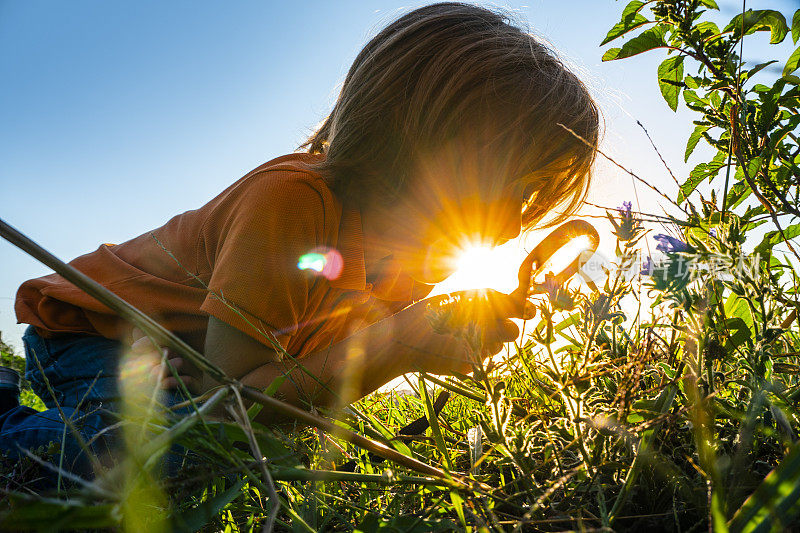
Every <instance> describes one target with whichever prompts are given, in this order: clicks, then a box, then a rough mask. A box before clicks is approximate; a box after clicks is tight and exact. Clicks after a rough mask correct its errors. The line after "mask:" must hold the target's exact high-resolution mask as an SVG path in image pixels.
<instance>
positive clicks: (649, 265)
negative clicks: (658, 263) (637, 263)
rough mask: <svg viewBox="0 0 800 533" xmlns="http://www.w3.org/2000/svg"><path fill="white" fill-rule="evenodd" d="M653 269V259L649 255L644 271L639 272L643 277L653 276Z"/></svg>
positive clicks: (643, 267)
mask: <svg viewBox="0 0 800 533" xmlns="http://www.w3.org/2000/svg"><path fill="white" fill-rule="evenodd" d="M653 268H654V265H653V258H652V257H650V256H649V255H648V256H647V259H645V261H644V263H643V264H642V270H640V271H639V274H641V275H642V276H652V275H653Z"/></svg>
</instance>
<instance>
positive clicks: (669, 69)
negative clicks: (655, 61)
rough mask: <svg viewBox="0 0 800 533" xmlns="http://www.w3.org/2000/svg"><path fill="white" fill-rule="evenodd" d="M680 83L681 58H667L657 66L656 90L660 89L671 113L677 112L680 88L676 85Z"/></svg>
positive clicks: (681, 72)
mask: <svg viewBox="0 0 800 533" xmlns="http://www.w3.org/2000/svg"><path fill="white" fill-rule="evenodd" d="M681 81H683V56H673V57H668V58H666V59H665V60H664V61H662V62H661V64H660V65H659V66H658V88H659V89H661V96H663V97H664V100H666V102H667V105H668V106H669V107H670V109H672V110H673V111H677V110H678V96H679V95H680V93H681V87H680V85H676V84H678V83H680V82H681ZM669 82H673V83H669Z"/></svg>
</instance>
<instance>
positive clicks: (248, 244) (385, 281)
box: [0, 3, 599, 473]
mask: <svg viewBox="0 0 800 533" xmlns="http://www.w3.org/2000/svg"><path fill="white" fill-rule="evenodd" d="M598 129H599V126H598V111H597V108H596V106H595V104H594V102H593V101H592V99H591V97H590V95H589V93H588V91H587V90H586V88H585V87H584V85H583V84H582V83H581V82H580V81H579V80H578V78H577V77H576V76H575V75H574V74H572V73H571V72H569V71H568V70H567V69H566V68H565V67H564V65H563V64H562V63H561V62H560V61H559V60H558V59H556V58H555V57H554V56H553V55H552V54H551V53H550V52H549V51H548V50H547V49H546V48H545V47H544V46H543V45H541V44H540V43H539V42H537V41H536V40H535V39H534V38H533V37H531V36H530V35H528V34H527V33H524V32H523V31H522V30H520V29H519V28H517V27H515V26H513V25H511V24H510V23H509V22H508V21H507V19H506V18H505V17H504V16H502V15H500V14H497V13H494V12H492V11H489V10H486V9H484V8H481V7H476V6H471V5H465V4H459V3H441V4H433V5H429V6H426V7H422V8H419V9H416V10H414V11H412V12H410V13H408V14H406V15H404V16H402V17H401V18H399V19H398V20H396V21H395V22H393V23H392V24H390V25H389V26H387V27H386V28H385V29H384V30H383V31H381V32H380V33H379V34H378V35H377V36H376V37H375V38H373V39H372V40H371V41H370V42H369V43H368V44H367V45H366V46H365V47H364V49H363V50H362V51H361V53H360V54H359V55H358V57H357V58H356V60H355V62H354V64H353V65H352V67H351V68H350V70H349V72H348V74H347V77H346V79H345V81H344V85H343V87H342V90H341V93H340V95H339V98H338V100H337V102H336V105H335V106H334V108H333V111H332V112H331V114H330V115H329V116H328V117H327V119H326V120H325V121H324V123H323V124H322V126H321V127H320V128H319V129H318V130H317V131H316V132H315V133H314V134H313V135H312V136H311V138H310V139H308V141H307V142H306V143H305V144H304V145H302V146H301V148H304V149H306V150H307V151H306V152H303V153H293V154H288V155H284V156H282V157H278V158H276V159H273V160H272V161H269V162H267V163H265V164H263V165H261V166H260V167H258V168H256V169H254V170H253V171H251V172H249V173H248V174H247V175H246V176H244V177H243V178H241V179H240V180H238V181H237V182H235V183H234V184H233V185H231V186H230V187H228V188H227V189H226V190H224V191H223V192H222V193H221V194H220V195H219V196H217V197H216V198H214V199H213V200H212V201H211V202H209V203H208V204H206V205H205V206H203V207H201V208H199V209H196V210H193V211H188V212H186V213H183V214H181V215H178V216H176V217H174V218H172V219H171V220H170V221H169V222H167V224H165V225H164V226H162V227H161V228H158V229H156V230H154V231H152V232H148V233H146V234H144V235H141V236H139V237H136V238H134V239H132V240H130V241H127V242H125V243H122V244H120V245H102V246H100V248H99V249H98V250H96V251H94V252H92V253H89V254H86V255H84V256H81V257H78V258H77V259H75V260H74V261H72V263H71V264H72V265H73V266H74V267H76V268H77V269H79V270H81V271H83V272H84V273H86V274H87V275H89V276H90V277H91V278H93V279H95V280H97V281H98V282H100V283H101V284H103V285H104V286H106V287H108V288H109V289H110V290H112V291H113V292H115V293H116V294H118V295H119V296H120V297H122V298H123V299H125V300H127V301H128V302H130V303H131V304H133V305H134V306H136V307H138V308H139V309H141V310H142V311H144V312H145V313H147V314H149V315H150V316H152V317H153V318H155V319H156V320H158V321H159V322H160V323H161V324H163V325H164V326H165V327H167V328H168V329H170V330H171V331H173V332H175V333H176V334H177V335H179V336H180V337H182V338H183V339H184V340H186V341H187V342H188V343H189V344H191V345H193V346H194V347H196V348H197V349H199V350H202V351H203V352H204V353H205V356H206V357H207V358H208V359H209V360H210V361H211V362H212V363H214V364H215V365H217V366H218V367H220V368H221V369H223V370H224V371H225V372H226V373H227V374H228V375H229V376H231V377H235V378H237V379H239V380H240V381H241V382H242V383H244V384H245V385H249V386H253V387H257V388H260V389H263V388H265V387H267V386H268V385H270V384H271V383H272V382H273V381H274V380H275V379H276V378H278V377H280V376H286V377H287V379H286V380H285V381H284V382H283V384H282V385H281V386H280V388H279V390H278V393H277V396H278V397H280V398H281V399H283V400H284V401H287V402H290V403H292V404H295V405H298V406H302V407H306V408H308V407H311V406H330V405H333V404H336V403H337V402H348V401H352V400H354V399H357V398H359V397H361V396H363V395H365V394H367V393H369V392H371V391H373V390H375V389H376V388H378V387H380V386H381V385H382V384H384V383H386V382H387V381H389V380H390V379H392V378H394V377H396V376H399V375H401V374H403V373H406V372H410V371H414V370H425V371H427V372H432V373H437V374H448V373H454V372H463V371H466V370H468V368H469V364H468V356H467V350H465V348H464V344H463V341H462V340H460V339H459V338H458V337H456V336H454V335H449V334H443V333H436V332H434V331H433V329H432V328H431V326H430V325H429V324H428V322H427V320H426V318H425V304H424V302H420V300H421V299H422V298H424V297H425V296H426V295H427V294H428V293H429V292H430V290H431V288H432V284H434V283H437V282H439V281H441V280H443V279H444V278H445V277H447V276H448V275H449V274H450V273H451V272H452V270H453V268H452V258H453V255H454V254H455V252H456V251H457V250H458V249H459V247H461V246H463V244H464V243H465V242H467V241H474V240H481V241H483V242H485V243H490V244H500V243H503V242H505V241H507V240H509V239H512V238H514V237H516V236H518V235H519V233H520V231H521V229H523V228H525V229H527V228H530V227H532V226H533V225H534V224H535V223H537V222H539V221H540V220H541V219H542V218H543V217H544V216H545V215H546V214H548V213H552V212H553V211H555V210H556V208H559V210H560V211H561V212H562V213H568V212H570V211H571V210H573V209H574V207H575V206H576V205H577V204H578V203H579V202H580V201H581V200H582V198H583V195H584V194H585V191H586V187H587V185H588V181H589V175H590V168H591V165H592V163H593V160H594V156H595V148H594V147H595V145H596V143H597V140H598ZM556 218H559V217H556ZM491 297H492V300H493V302H494V303H495V304H497V305H496V307H494V308H493V309H494V311H493V312H491V313H488V314H486V316H487V317H488V318H486V323H484V324H482V326H483V331H484V339H483V352H482V355H484V356H488V355H491V354H495V353H497V352H499V351H500V349H501V347H502V344H503V343H504V342H509V341H511V340H513V339H515V338H516V337H517V335H518V329H517V327H516V326H515V325H514V324H513V322H511V320H509V319H510V318H512V317H515V316H520V313H521V311H522V310H521V309H519V308H518V307H517V306H516V305H512V304H511V303H510V302H509V301H508V300H507V299H506V300H504V299H503V295H500V294H497V293H493V294H492V295H491ZM415 302H416V303H415ZM16 311H17V316H18V319H19V321H20V322H22V323H27V324H30V327H29V328H28V330H27V332H26V334H25V337H24V344H25V351H26V358H27V370H26V378H27V379H28V380H29V381H30V382H31V384H32V386H33V388H34V390H35V392H36V393H37V394H38V395H39V396H40V397H41V398H42V400H43V401H44V402H45V404H46V405H47V407H48V410H46V411H44V412H43V413H39V414H36V413H35V412H33V411H32V410H30V409H28V408H26V407H14V408H11V409H10V410H8V411H7V412H6V413H5V414H3V415H1V416H0V449H2V450H3V451H5V452H6V453H10V454H17V453H19V452H18V450H19V448H26V449H31V448H35V447H37V446H40V445H42V444H45V443H47V442H49V441H52V440H54V441H57V442H61V439H62V433H63V432H64V423H63V422H62V421H61V416H62V415H60V413H59V410H58V408H57V405H56V402H57V403H58V404H59V406H60V409H61V410H62V412H63V416H67V417H73V420H74V421H79V422H80V423H77V422H76V424H75V425H76V426H78V431H79V432H80V434H81V436H82V437H83V438H84V439H86V440H87V441H88V440H91V439H92V437H93V436H96V434H97V432H98V431H99V430H101V429H102V428H104V427H106V426H107V425H108V424H109V420H110V419H109V418H108V416H107V413H106V411H105V409H106V408H111V410H113V409H114V408H115V405H116V402H117V401H118V399H119V395H118V394H119V393H118V391H117V376H118V369H119V361H120V354H121V353H122V352H125V351H126V348H128V347H131V346H132V347H133V351H134V352H141V353H144V352H148V351H151V350H153V349H154V347H153V346H152V345H151V344H150V341H149V340H148V339H146V338H144V337H143V336H142V335H141V333H140V332H138V331H137V330H135V329H133V327H132V325H131V324H129V323H126V322H125V321H123V320H122V319H120V318H119V317H117V316H115V315H114V314H113V313H112V312H111V311H110V310H109V309H107V308H106V307H104V306H103V305H101V304H99V303H98V302H96V301H95V300H94V299H92V298H91V297H89V296H87V295H86V294H85V293H83V292H82V291H81V290H79V289H77V288H76V287H74V286H72V285H71V284H70V283H68V282H66V281H65V280H64V279H63V278H61V277H60V276H58V275H55V274H53V275H49V276H45V277H42V278H38V279H33V280H29V281H27V282H25V283H24V284H23V285H22V286H21V287H20V289H19V292H18V295H17V301H16ZM288 356H291V357H288ZM295 361H298V362H299V363H300V364H302V366H303V368H299V367H298V366H297V364H295ZM170 362H171V363H172V364H173V366H174V367H175V368H177V370H178V371H179V373H180V374H181V377H180V379H181V381H183V383H184V384H186V385H187V386H189V388H190V389H194V391H195V392H203V391H206V390H208V389H209V388H211V387H212V386H214V382H213V381H211V380H210V379H209V378H208V377H206V376H202V375H199V374H198V373H197V372H196V371H194V370H193V369H191V368H190V367H189V365H188V364H186V362H184V361H182V360H181V359H180V358H177V357H174V358H171V359H170ZM45 378H47V381H48V382H49V386H50V388H51V389H52V393H51V392H50V390H48V385H47V384H46V383H45ZM163 383H164V384H165V386H166V387H167V388H168V389H169V395H168V398H167V399H166V400H165V401H166V403H168V404H169V403H174V402H175V401H177V399H178V394H177V392H176V391H175V388H176V387H177V386H178V385H179V383H178V382H177V380H175V379H174V378H173V377H167V378H166V379H165V380H164V381H163ZM98 407H102V408H103V409H98ZM259 416H260V418H259V420H260V421H261V422H263V423H274V422H276V421H277V419H276V418H275V414H274V413H270V412H267V411H266V410H262V412H261V413H260V415H259ZM70 436H71V433H70ZM108 441H109V439H108V438H106V435H103V437H101V438H97V439H95V440H94V441H92V442H91V444H90V445H91V447H92V449H93V450H97V449H99V448H102V447H103V446H106V445H108V446H112V447H113V443H109V442H108ZM64 454H65V458H66V461H65V462H64V464H65V465H66V466H69V467H71V468H72V469H73V470H74V471H76V472H81V473H84V472H87V471H88V463H87V462H86V457H85V456H84V455H83V454H82V452H81V448H80V447H79V445H78V442H77V439H75V438H67V439H66V441H65V448H64ZM73 463H75V464H74V465H73Z"/></svg>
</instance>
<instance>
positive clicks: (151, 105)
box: [0, 0, 800, 348]
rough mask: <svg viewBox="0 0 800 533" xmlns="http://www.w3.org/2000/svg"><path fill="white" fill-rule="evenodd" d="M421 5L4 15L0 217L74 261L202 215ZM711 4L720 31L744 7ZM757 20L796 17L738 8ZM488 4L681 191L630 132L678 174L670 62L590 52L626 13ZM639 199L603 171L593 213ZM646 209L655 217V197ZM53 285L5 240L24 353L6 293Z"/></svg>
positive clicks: (617, 150)
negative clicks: (573, 73) (665, 77)
mask: <svg viewBox="0 0 800 533" xmlns="http://www.w3.org/2000/svg"><path fill="white" fill-rule="evenodd" d="M424 3H427V2H393V1H372V2H364V1H337V2H323V1H312V2H304V3H302V4H300V3H297V2H281V3H277V2H276V3H271V2H266V1H262V2H253V1H241V2H225V3H221V2H210V1H192V2H189V1H171V2H156V1H150V0H137V1H136V2H127V3H123V2H105V1H97V0H94V1H92V0H83V1H81V2H69V3H67V2H56V1H52V0H51V1H44V0H43V1H38V2H23V1H5V2H3V1H0V79H2V83H0V124H2V127H0V199H2V204H0V217H2V218H3V219H5V220H6V221H7V222H9V223H11V224H12V225H14V226H16V227H17V228H18V229H20V230H22V231H23V232H25V233H27V234H28V235H29V236H31V237H32V238H34V239H35V240H37V241H38V242H39V243H40V244H42V245H43V246H45V247H46V248H47V249H49V250H50V251H52V252H54V253H55V254H56V255H58V256H59V257H61V258H63V259H65V260H69V259H72V258H73V257H75V256H77V255H80V254H82V253H86V252H89V251H91V250H94V249H95V248H96V247H97V246H98V245H99V244H100V243H104V242H121V241H124V240H126V239H128V238H131V237H134V236H136V235H138V234H140V233H142V232H144V231H147V230H149V229H152V228H155V227H158V226H160V225H161V224H163V223H164V222H165V221H166V220H168V219H169V218H170V217H171V216H173V215H175V214H178V213H181V212H183V211H185V210H188V209H193V208H196V207H199V206H200V205H202V204H203V203H205V202H207V201H208V200H209V199H211V198H212V197H213V196H215V195H216V194H217V193H219V192H220V191H221V190H222V189H224V188H225V187H226V186H227V185H228V184H230V183H231V182H233V181H235V180H236V179H238V178H239V177H241V176H242V175H243V174H245V173H246V172H247V171H249V170H250V169H252V168H254V167H256V166H258V165H260V164H261V163H263V162H265V161H267V160H269V159H271V158H273V157H276V156H278V155H281V154H284V153H287V152H291V151H294V150H295V148H296V147H297V145H298V144H299V143H300V142H302V141H303V140H304V139H305V137H306V136H307V135H308V133H309V132H310V131H311V129H312V128H313V127H314V125H315V124H317V123H318V122H319V121H320V120H322V119H323V118H324V116H325V115H326V114H327V112H328V111H329V110H330V108H331V106H332V104H333V102H334V99H335V96H336V91H337V89H338V86H339V84H340V83H341V81H342V79H343V77H344V74H345V73H346V71H347V68H348V67H349V65H350V62H351V61H352V60H353V58H354V57H355V55H356V54H357V53H358V51H359V49H360V48H361V46H363V44H365V43H366V41H367V40H368V39H369V38H370V37H371V36H372V35H373V34H374V33H375V32H376V31H377V30H378V29H380V28H381V27H382V26H383V25H385V24H386V23H387V22H389V21H391V20H392V19H394V18H396V17H397V16H398V15H399V14H401V13H404V12H405V11H407V10H408V9H410V8H413V7H416V6H419V5H422V4H424ZM719 3H720V5H721V6H723V8H725V9H728V11H727V13H726V15H727V16H728V17H730V16H731V15H732V14H733V13H732V12H731V11H730V10H732V9H736V7H733V6H740V5H741V4H740V3H739V2H732V1H728V2H726V1H720V2H719ZM767 4H769V5H771V6H774V7H778V8H780V9H782V10H783V11H784V13H789V14H791V12H792V11H793V10H794V9H795V8H796V7H800V5H798V2H795V1H789V0H778V1H773V2H766V1H760V2H758V1H752V2H748V7H754V8H759V7H765V6H766V5H767ZM486 5H490V6H491V5H496V6H500V7H504V8H507V9H509V10H511V11H512V12H514V13H515V14H516V16H517V18H518V19H520V20H521V21H524V22H526V23H527V24H528V26H529V27H530V28H531V29H532V30H533V31H534V32H535V33H536V34H537V35H539V36H542V37H544V38H545V39H547V40H548V41H549V42H550V43H551V44H552V45H553V46H554V47H555V48H556V49H557V50H558V51H559V52H560V53H561V55H562V57H564V58H565V59H566V60H567V61H568V62H569V63H570V64H572V65H574V66H575V69H576V70H577V71H578V72H579V74H580V75H581V76H582V77H583V78H584V79H585V80H586V82H587V83H588V84H589V86H590V87H591V90H592V91H593V93H594V94H595V96H596V97H597V99H598V101H599V103H600V105H601V107H602V109H603V113H604V116H605V120H606V134H605V144H604V147H605V149H606V150H607V151H608V152H609V153H611V154H612V155H613V156H614V157H615V158H617V159H618V160H620V161H621V162H623V163H624V164H625V165H626V166H628V167H631V168H634V169H635V170H637V172H640V173H641V174H642V175H643V176H647V177H648V178H649V179H651V180H653V181H654V182H655V183H658V184H661V185H662V186H663V188H664V189H665V190H668V191H670V190H671V189H670V186H672V187H673V189H674V185H671V181H670V180H669V179H668V178H667V175H666V173H665V171H664V169H663V166H662V165H661V163H660V161H659V160H658V158H657V156H656V155H655V154H654V153H653V151H652V149H650V148H649V144H648V143H647V140H646V138H645V137H644V136H643V135H642V133H641V130H640V129H639V128H638V126H636V120H637V119H638V120H640V121H641V122H642V123H643V124H645V125H646V126H647V128H648V130H649V131H650V134H651V135H652V136H653V138H654V140H655V142H656V143H657V145H658V146H659V148H660V149H661V151H662V154H663V155H664V157H665V158H666V159H667V161H669V162H670V165H671V166H673V170H675V171H676V172H682V171H684V170H685V169H686V165H683V149H684V144H685V141H686V137H687V136H688V133H689V123H690V121H691V119H692V116H691V115H690V114H689V113H688V112H686V111H685V110H681V111H679V112H678V113H677V114H675V113H673V112H671V111H670V110H669V109H668V108H667V106H666V104H665V103H664V102H663V100H662V99H661V96H660V94H659V92H658V88H657V84H656V76H655V69H656V66H657V64H658V62H659V61H660V60H661V59H663V53H660V52H656V53H653V54H645V55H643V56H640V57H637V58H633V59H630V60H625V61H621V62H612V63H601V61H600V56H601V55H602V51H601V49H600V48H598V43H599V42H600V41H601V40H602V38H603V37H604V35H605V33H606V32H607V31H608V29H609V28H610V27H611V26H612V25H613V24H614V23H615V22H616V21H617V20H618V19H619V13H620V12H621V10H622V8H623V7H624V3H621V2H615V1H613V0H573V1H572V2H563V1H554V0H526V1H525V2H522V3H520V2H508V3H497V4H486ZM727 6H730V7H727ZM761 41H764V39H761ZM749 46H750V44H748V47H749ZM759 46H760V47H759ZM752 50H753V55H754V57H755V58H759V57H758V55H759V54H760V53H762V52H764V53H766V47H764V46H761V45H756V44H753V48H752ZM745 57H748V51H747V50H746V51H745ZM760 59H763V56H762V57H760ZM633 196H634V192H633V189H632V186H631V182H630V178H629V177H626V176H624V175H623V174H621V173H620V172H618V171H615V170H613V169H612V168H611V167H610V166H609V165H607V164H602V163H601V165H600V166H599V167H598V178H597V180H596V185H595V188H594V190H593V192H592V199H593V200H594V201H596V202H598V203H601V204H604V205H612V206H614V205H619V204H620V203H621V202H622V200H625V199H631V198H633ZM639 199H640V201H641V202H642V207H643V209H645V210H647V209H650V210H653V209H657V202H656V200H655V197H654V196H653V195H651V194H649V193H648V192H647V191H644V190H642V189H639ZM47 272H48V271H47V269H46V268H45V267H43V266H42V265H40V264H38V263H37V262H36V261H35V260H33V259H31V258H28V257H27V256H25V255H24V254H23V253H22V252H20V251H18V250H17V249H16V248H13V247H12V246H11V245H9V244H7V243H5V242H0V331H2V334H3V338H4V340H6V341H7V342H10V343H11V344H14V345H16V346H17V347H18V348H19V347H21V342H20V340H19V338H20V336H21V333H22V330H23V328H24V327H23V326H20V325H17V324H15V322H16V320H15V318H14V314H13V298H14V294H15V292H16V289H17V287H18V286H19V284H20V283H21V282H23V281H24V280H26V279H28V278H31V277H36V276H40V275H43V274H46V273H47Z"/></svg>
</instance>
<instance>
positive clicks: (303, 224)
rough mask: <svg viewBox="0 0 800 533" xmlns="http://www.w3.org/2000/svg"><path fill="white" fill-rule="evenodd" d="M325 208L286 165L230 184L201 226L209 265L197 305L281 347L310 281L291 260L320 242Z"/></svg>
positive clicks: (301, 310)
mask: <svg viewBox="0 0 800 533" xmlns="http://www.w3.org/2000/svg"><path fill="white" fill-rule="evenodd" d="M324 209H325V206H324V203H323V200H322V197H321V196H320V193H319V192H318V191H317V190H316V189H314V187H313V186H311V185H310V184H309V183H307V182H305V181H304V180H303V179H302V178H298V177H297V174H296V173H294V174H293V173H291V172H268V173H264V174H262V175H256V176H254V177H251V178H250V181H249V182H245V183H242V184H240V185H239V186H238V187H236V188H235V189H234V190H233V191H231V193H230V194H229V195H228V197H226V198H225V199H224V200H223V201H222V202H221V204H220V206H218V208H217V209H215V211H214V212H213V213H212V214H211V216H210V217H209V220H208V221H207V226H206V227H205V228H204V231H203V237H204V239H205V242H206V250H207V253H208V254H209V255H210V256H211V259H212V262H211V264H212V265H213V267H212V272H211V278H210V281H209V287H208V288H209V292H208V295H207V296H206V298H205V300H204V302H203V304H202V305H201V307H200V309H201V310H202V311H204V312H206V313H208V314H209V315H212V316H214V317H216V318H218V319H219V320H221V321H223V322H225V323H226V324H229V325H231V326H233V327H235V328H236V329H238V330H240V331H242V332H244V333H245V334H247V335H249V336H251V337H252V338H254V339H256V340H257V341H259V342H261V343H263V344H265V345H267V346H272V343H271V342H270V338H274V339H276V340H277V341H278V342H279V343H280V344H281V345H282V346H283V347H284V349H285V348H286V347H287V344H288V339H289V338H290V337H291V336H292V335H293V334H294V333H295V332H296V330H297V328H298V325H299V324H300V322H301V320H302V317H303V316H304V312H305V310H306V307H307V305H308V300H309V293H310V291H311V288H312V286H313V284H314V282H315V281H316V278H315V277H314V276H313V274H312V272H310V271H308V270H301V269H299V268H298V265H297V263H298V260H299V258H300V257H301V256H302V255H303V254H306V253H309V252H310V251H312V250H314V249H315V248H317V247H318V246H319V245H320V244H321V243H322V241H323V238H324V228H323V225H324V220H325V216H324Z"/></svg>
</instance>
